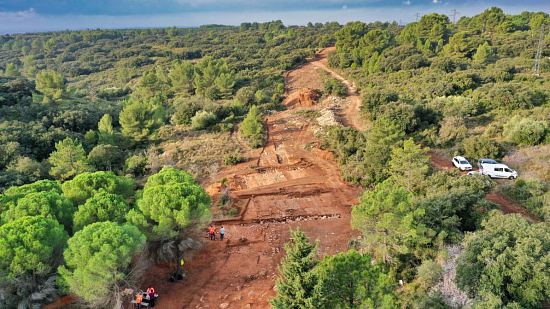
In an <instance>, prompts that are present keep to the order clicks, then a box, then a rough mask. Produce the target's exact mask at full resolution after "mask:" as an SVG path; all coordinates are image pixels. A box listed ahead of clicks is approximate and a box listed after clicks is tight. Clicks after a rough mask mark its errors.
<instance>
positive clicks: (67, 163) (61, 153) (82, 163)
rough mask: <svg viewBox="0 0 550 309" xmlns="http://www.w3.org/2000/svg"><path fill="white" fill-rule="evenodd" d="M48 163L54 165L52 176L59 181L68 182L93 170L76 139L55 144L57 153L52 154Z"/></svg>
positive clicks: (51, 170)
mask: <svg viewBox="0 0 550 309" xmlns="http://www.w3.org/2000/svg"><path fill="white" fill-rule="evenodd" d="M48 161H49V162H50V164H51V165H52V167H51V169H50V175H52V176H53V177H55V178H57V179H62V180H66V179H69V178H72V177H74V176H76V175H78V174H80V173H83V172H89V171H91V170H93V169H92V167H91V166H90V165H89V163H88V160H87V159H86V152H85V151H84V148H83V147H82V144H81V143H80V142H78V140H76V139H71V138H66V139H64V140H62V141H60V142H57V143H55V151H54V152H52V153H51V154H50V157H49V159H48Z"/></svg>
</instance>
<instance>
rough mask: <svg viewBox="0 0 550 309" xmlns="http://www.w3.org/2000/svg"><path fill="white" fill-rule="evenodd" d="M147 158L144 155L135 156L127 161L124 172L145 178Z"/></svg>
mask: <svg viewBox="0 0 550 309" xmlns="http://www.w3.org/2000/svg"><path fill="white" fill-rule="evenodd" d="M147 164H148V162H147V157H146V156H143V155H133V156H131V157H129V158H128V159H126V163H125V164H124V171H125V172H126V173H128V174H132V175H134V176H143V175H145V174H146V173H147Z"/></svg>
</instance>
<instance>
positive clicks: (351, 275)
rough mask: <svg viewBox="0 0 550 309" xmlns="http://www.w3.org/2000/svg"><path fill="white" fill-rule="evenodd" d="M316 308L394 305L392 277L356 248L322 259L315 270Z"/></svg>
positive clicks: (394, 306) (395, 298)
mask: <svg viewBox="0 0 550 309" xmlns="http://www.w3.org/2000/svg"><path fill="white" fill-rule="evenodd" d="M315 273H316V275H317V276H318V283H317V285H316V287H315V300H314V302H315V308H342V309H344V308H346V309H347V308H349V309H352V308H372V309H374V308H388V309H390V308H397V307H399V306H398V301H397V297H396V296H395V292H394V288H395V286H394V284H393V280H392V278H391V277H390V276H388V275H387V274H386V273H384V271H383V267H382V266H380V265H377V264H373V263H372V260H371V257H370V256H368V255H366V254H365V255H363V254H360V253H358V252H357V251H355V250H350V251H348V252H342V253H338V254H336V255H334V256H328V257H326V258H324V259H323V260H322V261H321V263H320V264H319V266H318V267H317V268H316V270H315Z"/></svg>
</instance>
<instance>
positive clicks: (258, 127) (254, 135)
mask: <svg viewBox="0 0 550 309" xmlns="http://www.w3.org/2000/svg"><path fill="white" fill-rule="evenodd" d="M240 132H241V134H242V135H243V137H244V138H246V139H247V140H248V143H249V144H250V146H252V147H255V148H257V147H261V146H262V145H263V144H264V143H265V138H266V137H265V128H264V122H263V119H262V114H261V113H260V111H259V110H258V107H256V105H253V106H252V107H250V110H249V111H248V114H246V117H245V118H244V120H243V122H242V123H241V126H240Z"/></svg>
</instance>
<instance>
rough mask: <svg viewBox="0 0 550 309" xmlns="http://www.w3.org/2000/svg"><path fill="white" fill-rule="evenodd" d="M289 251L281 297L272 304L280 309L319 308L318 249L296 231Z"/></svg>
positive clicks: (283, 264) (283, 266) (279, 281)
mask: <svg viewBox="0 0 550 309" xmlns="http://www.w3.org/2000/svg"><path fill="white" fill-rule="evenodd" d="M285 252H286V256H285V257H284V259H283V260H282V261H281V265H280V267H279V274H280V275H279V278H278V279H277V283H276V286H277V296H276V297H275V298H274V299H273V300H272V301H271V305H272V306H273V308H276V309H287V308H288V309H292V308H294V309H302V308H316V307H315V304H314V303H313V292H314V291H313V290H314V287H315V285H316V282H317V281H316V277H315V273H314V272H313V269H314V268H315V266H316V265H317V263H318V257H317V246H316V245H315V244H313V243H311V242H310V241H309V239H308V238H307V236H306V235H305V234H304V232H302V231H301V230H299V229H296V230H293V231H291V232H290V241H289V242H287V243H286V244H285Z"/></svg>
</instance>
